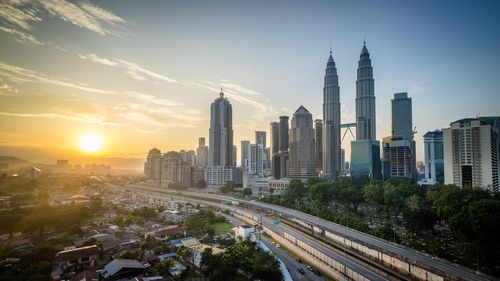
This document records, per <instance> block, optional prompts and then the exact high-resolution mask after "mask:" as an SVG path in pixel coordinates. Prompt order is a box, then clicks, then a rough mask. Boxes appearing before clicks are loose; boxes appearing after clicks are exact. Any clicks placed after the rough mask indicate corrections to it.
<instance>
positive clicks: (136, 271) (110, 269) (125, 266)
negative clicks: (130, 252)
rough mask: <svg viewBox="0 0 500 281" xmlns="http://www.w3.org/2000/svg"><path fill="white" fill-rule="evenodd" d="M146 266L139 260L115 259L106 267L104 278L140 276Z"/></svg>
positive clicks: (103, 273) (114, 278)
mask: <svg viewBox="0 0 500 281" xmlns="http://www.w3.org/2000/svg"><path fill="white" fill-rule="evenodd" d="M144 268H145V267H144V265H143V264H142V263H140V262H139V261H137V260H131V259H114V260H113V261H112V262H110V263H108V264H107V265H106V266H104V270H103V271H102V276H103V277H104V278H106V279H112V280H117V279H122V278H132V277H135V276H137V275H140V274H142V273H143V271H144Z"/></svg>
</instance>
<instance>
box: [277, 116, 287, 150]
mask: <svg viewBox="0 0 500 281" xmlns="http://www.w3.org/2000/svg"><path fill="white" fill-rule="evenodd" d="M279 137H280V148H279V151H280V152H286V151H288V116H280V132H279Z"/></svg>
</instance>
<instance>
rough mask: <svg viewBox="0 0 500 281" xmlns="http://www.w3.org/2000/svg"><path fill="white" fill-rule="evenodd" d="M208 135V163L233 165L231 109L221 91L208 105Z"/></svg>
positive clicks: (212, 164) (225, 165)
mask: <svg viewBox="0 0 500 281" xmlns="http://www.w3.org/2000/svg"><path fill="white" fill-rule="evenodd" d="M209 133H210V137H209V146H208V151H209V153H208V165H209V166H224V167H231V166H232V165H233V110H232V107H231V104H230V103H229V101H228V99H227V98H225V97H224V93H223V92H222V91H221V93H220V96H219V98H217V99H216V100H215V101H214V102H213V103H212V105H211V106H210V130H209Z"/></svg>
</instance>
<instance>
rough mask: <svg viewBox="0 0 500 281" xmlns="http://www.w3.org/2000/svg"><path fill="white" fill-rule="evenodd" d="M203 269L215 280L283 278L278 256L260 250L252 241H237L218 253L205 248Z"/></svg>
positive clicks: (202, 259) (202, 261) (202, 262)
mask: <svg viewBox="0 0 500 281" xmlns="http://www.w3.org/2000/svg"><path fill="white" fill-rule="evenodd" d="M201 270H202V272H203V274H204V275H205V276H206V277H208V278H210V280H213V281H219V280H220V281H225V280H261V281H267V280H269V281H271V280H273V281H275V280H283V277H282V275H281V272H280V269H279V263H278V261H277V260H276V258H275V257H274V256H273V255H271V254H270V253H267V252H264V251H262V250H259V249H258V248H256V246H255V243H253V242H250V241H243V242H239V243H236V244H234V245H232V246H229V247H227V248H226V250H225V251H224V252H222V253H220V254H217V255H214V254H213V253H212V251H211V249H207V250H205V252H203V253H202V258H201Z"/></svg>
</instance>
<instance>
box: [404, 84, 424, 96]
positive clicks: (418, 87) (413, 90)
mask: <svg viewBox="0 0 500 281" xmlns="http://www.w3.org/2000/svg"><path fill="white" fill-rule="evenodd" d="M425 91H427V83H425V82H424V81H419V82H417V83H415V84H413V85H411V86H410V88H409V90H408V94H409V95H414V94H419V93H423V92H425Z"/></svg>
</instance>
